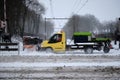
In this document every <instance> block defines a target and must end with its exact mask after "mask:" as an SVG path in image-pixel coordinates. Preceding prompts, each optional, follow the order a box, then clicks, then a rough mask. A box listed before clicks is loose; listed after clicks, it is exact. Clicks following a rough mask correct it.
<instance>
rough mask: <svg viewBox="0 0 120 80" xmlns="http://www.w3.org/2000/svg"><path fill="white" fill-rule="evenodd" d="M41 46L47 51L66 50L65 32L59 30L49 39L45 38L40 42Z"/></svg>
mask: <svg viewBox="0 0 120 80" xmlns="http://www.w3.org/2000/svg"><path fill="white" fill-rule="evenodd" d="M41 48H42V49H45V50H46V51H47V52H52V51H54V52H58V51H65V50H66V36H65V32H63V31H60V32H58V33H56V34H54V35H53V36H52V37H50V39H49V40H45V41H43V42H42V44H41Z"/></svg>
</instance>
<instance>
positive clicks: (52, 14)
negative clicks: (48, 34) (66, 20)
mask: <svg viewBox="0 0 120 80" xmlns="http://www.w3.org/2000/svg"><path fill="white" fill-rule="evenodd" d="M50 8H51V16H52V17H54V11H53V4H52V0H50Z"/></svg>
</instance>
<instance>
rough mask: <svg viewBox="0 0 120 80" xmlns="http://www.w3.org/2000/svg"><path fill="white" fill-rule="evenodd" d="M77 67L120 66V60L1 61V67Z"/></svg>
mask: <svg viewBox="0 0 120 80" xmlns="http://www.w3.org/2000/svg"><path fill="white" fill-rule="evenodd" d="M71 66H72V67H77V66H81V67H82V66H89V67H91V66H104V67H106V66H114V67H119V66H120V62H119V61H115V62H103V63H100V62H91V63H90V62H74V63H52V62H51V63H38V62H36V63H23V62H11V63H0V68H8V67H12V68H16V67H18V68H20V67H71Z"/></svg>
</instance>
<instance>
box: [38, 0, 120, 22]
mask: <svg viewBox="0 0 120 80" xmlns="http://www.w3.org/2000/svg"><path fill="white" fill-rule="evenodd" d="M50 1H52V9H53V11H51V6H50ZM86 1H87V0H39V2H40V3H42V4H43V5H44V6H45V8H46V14H45V17H67V18H68V17H70V16H71V15H72V14H73V13H75V14H78V15H85V14H92V15H94V16H95V17H96V18H98V19H99V20H100V21H101V22H103V21H110V20H115V19H116V18H118V17H120V0H88V2H87V3H86ZM85 3H86V4H85ZM84 4H85V5H84ZM83 5H84V6H83ZM81 7H82V8H81Z"/></svg>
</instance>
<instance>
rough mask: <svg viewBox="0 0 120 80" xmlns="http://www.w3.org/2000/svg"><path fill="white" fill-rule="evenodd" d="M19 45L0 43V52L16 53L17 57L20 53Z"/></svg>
mask: <svg viewBox="0 0 120 80" xmlns="http://www.w3.org/2000/svg"><path fill="white" fill-rule="evenodd" d="M19 49H20V48H19V43H0V52H4V51H8V52H10V51H18V55H19V53H20V51H19Z"/></svg>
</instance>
